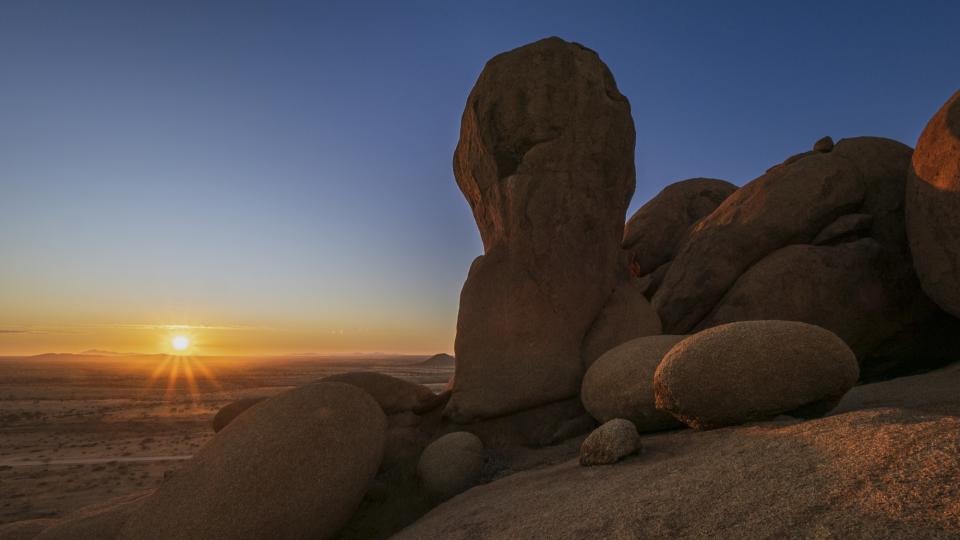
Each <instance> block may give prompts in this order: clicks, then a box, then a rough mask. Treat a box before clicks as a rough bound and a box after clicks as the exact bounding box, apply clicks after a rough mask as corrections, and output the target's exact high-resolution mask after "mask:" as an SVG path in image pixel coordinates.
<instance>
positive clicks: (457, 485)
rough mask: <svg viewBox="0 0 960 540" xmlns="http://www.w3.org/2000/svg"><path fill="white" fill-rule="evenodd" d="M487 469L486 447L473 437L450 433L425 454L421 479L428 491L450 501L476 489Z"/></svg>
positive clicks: (422, 458)
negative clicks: (466, 491) (484, 461)
mask: <svg viewBox="0 0 960 540" xmlns="http://www.w3.org/2000/svg"><path fill="white" fill-rule="evenodd" d="M482 468H483V443H482V442H481V441H480V439H479V438H478V437H477V436H476V435H474V434H473V433H467V432H465V431H458V432H456V433H448V434H446V435H444V436H443V437H440V438H439V439H437V440H435V441H433V442H432V443H430V445H429V446H427V447H426V448H425V449H424V450H423V454H422V455H421V456H420V463H419V464H417V475H418V476H419V477H420V480H421V481H422V482H423V486H424V488H426V490H427V491H428V492H429V493H431V494H433V495H436V496H438V497H441V498H444V499H446V498H449V497H452V496H454V495H456V494H457V493H460V492H462V491H465V490H467V489H469V488H470V487H472V486H473V485H474V484H476V483H477V481H478V480H479V479H480V472H481V470H482Z"/></svg>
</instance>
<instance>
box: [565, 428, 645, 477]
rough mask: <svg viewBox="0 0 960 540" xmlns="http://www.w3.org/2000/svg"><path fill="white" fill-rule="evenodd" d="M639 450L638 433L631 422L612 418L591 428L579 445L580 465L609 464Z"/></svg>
mask: <svg viewBox="0 0 960 540" xmlns="http://www.w3.org/2000/svg"><path fill="white" fill-rule="evenodd" d="M638 450H640V434H639V433H638V432H637V427H636V426H635V425H633V422H631V421H629V420H626V419H623V418H614V419H613V420H610V421H609V422H606V423H605V424H603V425H602V426H600V427H598V428H597V429H595V430H593V433H591V434H590V435H589V436H588V437H587V438H586V440H584V441H583V444H582V445H580V465H584V466H589V465H610V464H612V463H616V462H618V461H620V460H621V459H623V458H624V457H626V456H629V455H630V454H634V453H636V452H637V451H638Z"/></svg>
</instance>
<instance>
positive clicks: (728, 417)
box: [653, 321, 860, 429]
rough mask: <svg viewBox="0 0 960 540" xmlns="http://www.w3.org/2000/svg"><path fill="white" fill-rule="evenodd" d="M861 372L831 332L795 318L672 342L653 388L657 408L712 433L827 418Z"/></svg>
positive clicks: (731, 326) (718, 330)
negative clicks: (784, 418)
mask: <svg viewBox="0 0 960 540" xmlns="http://www.w3.org/2000/svg"><path fill="white" fill-rule="evenodd" d="M859 374H860V373H859V369H858V367H857V359H856V357H855V356H854V354H853V352H852V351H851V350H850V349H849V348H848V347H847V345H846V344H845V343H844V342H843V340H841V339H840V338H839V337H837V336H836V335H835V334H833V333H832V332H830V331H828V330H824V329H823V328H820V327H818V326H814V325H812V324H806V323H801V322H795V321H743V322H736V323H730V324H724V325H720V326H717V327H715V328H711V329H709V330H704V331H703V332H700V333H698V334H694V335H693V336H690V337H688V338H686V339H685V340H683V341H681V342H680V343H678V344H677V345H675V346H674V347H673V348H672V349H670V351H669V352H668V353H667V354H666V356H665V357H664V358H663V360H662V361H661V362H660V366H659V367H658V368H657V372H656V374H655V375H654V378H653V386H654V391H655V393H656V403H657V408H658V409H661V410H664V411H667V412H669V413H670V414H672V415H673V416H675V417H676V418H677V419H679V420H681V421H683V422H684V423H686V424H687V425H689V426H691V427H694V428H698V429H711V428H718V427H723V426H729V425H735V424H742V423H744V422H750V421H754V420H766V419H769V418H773V417H775V416H777V415H779V414H783V413H787V414H792V415H795V416H802V417H812V416H822V415H823V414H825V413H826V412H828V411H829V410H830V409H832V408H833V407H834V406H836V404H837V403H838V402H839V401H840V398H842V397H843V395H844V394H845V393H846V392H847V390H849V389H850V388H851V387H852V386H853V385H854V383H856V382H857V377H858V376H859Z"/></svg>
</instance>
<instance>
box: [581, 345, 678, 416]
mask: <svg viewBox="0 0 960 540" xmlns="http://www.w3.org/2000/svg"><path fill="white" fill-rule="evenodd" d="M685 337H686V336H672V335H665V336H648V337H642V338H638V339H634V340H631V341H628V342H627V343H624V344H622V345H620V346H618V347H615V348H613V349H611V350H609V351H607V352H606V353H604V355H603V356H601V357H600V358H599V359H598V360H597V361H596V362H594V364H593V365H592V366H590V369H588V370H587V373H586V375H584V376H583V386H582V388H581V391H580V399H581V400H582V401H583V406H584V408H585V409H587V412H589V413H590V414H591V415H592V416H593V417H594V418H596V419H597V421H599V422H607V421H610V420H613V419H614V418H626V419H627V420H629V421H631V422H633V424H634V425H635V426H636V429H637V430H638V431H640V432H646V431H659V430H663V429H671V428H676V427H681V426H683V423H682V422H680V421H679V420H677V419H676V418H674V417H673V416H672V415H670V414H668V413H666V412H664V411H660V410H657V405H656V398H655V396H654V391H653V375H654V373H656V371H657V366H659V365H660V360H662V359H663V357H664V355H666V354H667V351H669V350H670V349H671V348H672V347H673V346H674V345H676V344H677V343H679V342H680V341H682V340H683V339H684V338H685Z"/></svg>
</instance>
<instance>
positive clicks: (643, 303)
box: [582, 272, 662, 369]
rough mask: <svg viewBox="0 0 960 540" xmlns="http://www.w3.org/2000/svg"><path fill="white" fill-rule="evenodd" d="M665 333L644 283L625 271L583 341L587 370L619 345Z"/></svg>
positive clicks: (584, 361) (585, 367) (584, 362)
mask: <svg viewBox="0 0 960 540" xmlns="http://www.w3.org/2000/svg"><path fill="white" fill-rule="evenodd" d="M661 331H662V328H661V326H660V317H659V316H658V315H657V311H656V310H655V309H653V306H652V305H650V302H649V301H648V300H647V297H646V296H644V295H643V288H642V286H641V284H640V281H639V280H638V279H637V278H635V277H634V276H632V275H629V273H628V272H624V276H623V277H622V278H621V280H620V283H619V284H618V285H617V287H616V288H615V289H614V290H613V293H611V294H610V297H609V298H608V299H607V302H606V304H604V306H603V309H601V310H600V314H599V315H597V318H596V320H594V321H593V324H592V325H591V326H590V330H588V331H587V335H586V336H585V337H584V338H583V352H582V354H583V367H584V369H589V368H590V365H591V364H593V362H594V361H595V360H596V359H597V358H599V357H600V355H602V354H603V353H605V352H607V351H609V350H610V349H612V348H614V347H616V346H617V345H620V344H622V343H626V342H628V341H630V340H631V339H636V338H639V337H643V336H654V335H658V334H660V332H661Z"/></svg>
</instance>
